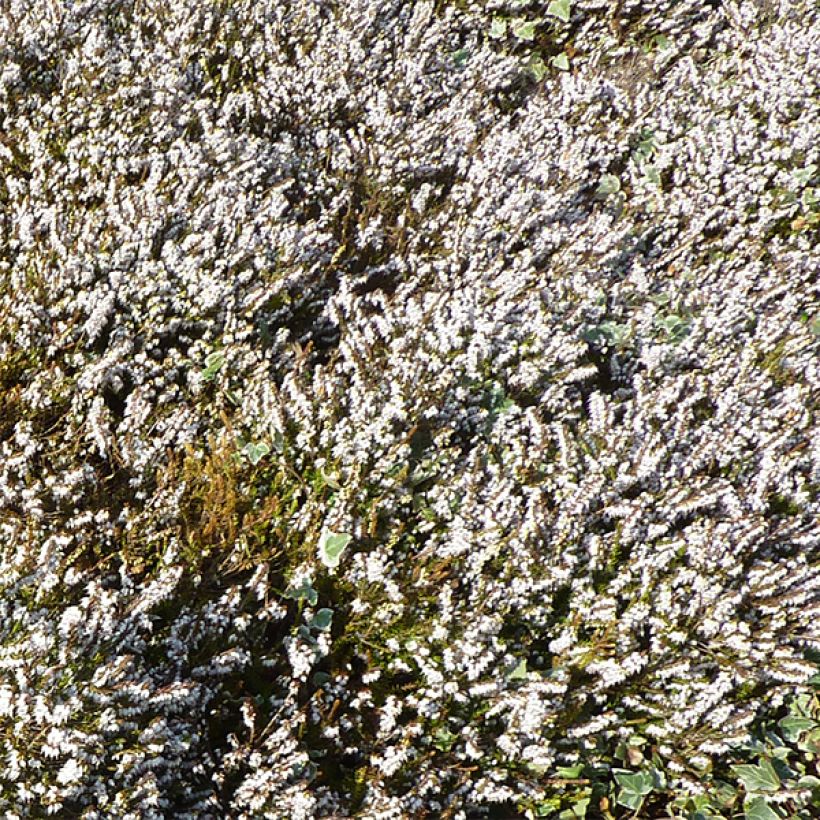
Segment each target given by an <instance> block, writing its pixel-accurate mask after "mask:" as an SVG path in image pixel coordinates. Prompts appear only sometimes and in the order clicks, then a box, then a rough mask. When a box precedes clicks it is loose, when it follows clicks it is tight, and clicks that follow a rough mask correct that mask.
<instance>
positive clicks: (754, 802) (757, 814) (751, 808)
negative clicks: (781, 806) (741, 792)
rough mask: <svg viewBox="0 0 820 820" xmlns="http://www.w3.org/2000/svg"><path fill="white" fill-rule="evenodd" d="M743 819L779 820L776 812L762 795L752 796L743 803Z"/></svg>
mask: <svg viewBox="0 0 820 820" xmlns="http://www.w3.org/2000/svg"><path fill="white" fill-rule="evenodd" d="M743 816H744V818H745V820H780V815H779V814H777V813H776V812H775V811H774V810H773V809H772V808H771V806H769V804H768V803H767V802H766V800H765V799H764V798H763V797H753V798H752V799H751V800H747V801H746V802H745V803H744V805H743Z"/></svg>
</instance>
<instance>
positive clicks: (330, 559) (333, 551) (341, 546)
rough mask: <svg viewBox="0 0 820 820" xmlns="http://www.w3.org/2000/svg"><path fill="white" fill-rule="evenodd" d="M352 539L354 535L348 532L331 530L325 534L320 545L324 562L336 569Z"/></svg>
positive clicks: (320, 552)
mask: <svg viewBox="0 0 820 820" xmlns="http://www.w3.org/2000/svg"><path fill="white" fill-rule="evenodd" d="M352 540H353V536H352V535H349V534H348V533H346V532H342V533H333V532H330V533H328V534H327V535H325V537H324V539H323V540H322V543H321V544H320V546H319V557H320V558H321V560H322V563H323V564H324V565H325V566H326V567H328V568H330V569H335V568H336V567H338V566H339V561H340V559H341V557H342V553H343V552H344V551H345V549H347V545H348V544H349V543H350V542H351V541H352Z"/></svg>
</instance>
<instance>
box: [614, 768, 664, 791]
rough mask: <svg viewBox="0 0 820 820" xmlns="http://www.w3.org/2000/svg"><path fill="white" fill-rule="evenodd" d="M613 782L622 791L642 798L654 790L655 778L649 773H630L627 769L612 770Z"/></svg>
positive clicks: (644, 771) (645, 771)
mask: <svg viewBox="0 0 820 820" xmlns="http://www.w3.org/2000/svg"><path fill="white" fill-rule="evenodd" d="M612 773H613V775H614V776H615V782H616V783H617V784H618V785H619V786H620V787H621V788H622V789H623V790H624V791H628V792H634V793H635V794H638V795H640V796H642V797H645V796H646V795H647V794H649V793H650V792H651V791H652V789H654V788H655V778H654V775H653V774H652V772H651V771H647V770H643V771H640V772H631V771H629V770H628V769H614V770H613V772H612Z"/></svg>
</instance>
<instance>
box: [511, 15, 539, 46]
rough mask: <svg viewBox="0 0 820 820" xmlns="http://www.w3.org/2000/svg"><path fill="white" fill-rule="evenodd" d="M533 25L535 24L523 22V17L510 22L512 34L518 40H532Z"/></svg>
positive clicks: (533, 36)
mask: <svg viewBox="0 0 820 820" xmlns="http://www.w3.org/2000/svg"><path fill="white" fill-rule="evenodd" d="M535 25H536V24H535V23H534V22H533V21H532V20H525V19H524V18H523V17H517V18H516V19H515V20H513V21H512V33H513V34H514V35H515V36H516V37H518V39H519V40H534V39H535Z"/></svg>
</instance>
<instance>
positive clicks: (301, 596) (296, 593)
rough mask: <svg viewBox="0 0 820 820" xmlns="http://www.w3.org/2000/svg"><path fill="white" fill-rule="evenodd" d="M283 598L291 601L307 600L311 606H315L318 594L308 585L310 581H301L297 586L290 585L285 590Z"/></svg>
mask: <svg viewBox="0 0 820 820" xmlns="http://www.w3.org/2000/svg"><path fill="white" fill-rule="evenodd" d="M285 598H290V599H291V600H293V601H307V602H308V603H309V604H310V605H311V606H316V602H317V601H318V600H319V594H318V593H317V592H316V590H315V589H313V587H312V586H311V585H310V581H302V583H301V584H299V586H298V587H291V588H290V589H288V590H286V591H285Z"/></svg>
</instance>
